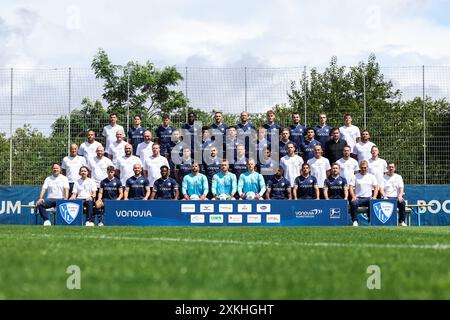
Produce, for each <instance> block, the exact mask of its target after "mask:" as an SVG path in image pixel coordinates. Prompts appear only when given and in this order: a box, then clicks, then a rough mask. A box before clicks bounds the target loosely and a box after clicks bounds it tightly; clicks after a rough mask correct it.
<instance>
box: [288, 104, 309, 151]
mask: <svg viewBox="0 0 450 320" xmlns="http://www.w3.org/2000/svg"><path fill="white" fill-rule="evenodd" d="M300 120H301V117H300V113H298V112H294V113H293V114H292V122H293V124H291V125H290V126H289V131H290V139H291V140H292V141H293V142H294V143H295V144H296V145H297V147H299V148H300V146H301V145H302V144H303V142H304V136H305V135H306V128H305V126H304V125H302V124H300Z"/></svg>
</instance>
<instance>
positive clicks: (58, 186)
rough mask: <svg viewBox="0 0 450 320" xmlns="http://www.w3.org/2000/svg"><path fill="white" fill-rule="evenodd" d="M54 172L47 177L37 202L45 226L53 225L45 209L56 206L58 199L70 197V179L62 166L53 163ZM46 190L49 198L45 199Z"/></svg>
mask: <svg viewBox="0 0 450 320" xmlns="http://www.w3.org/2000/svg"><path fill="white" fill-rule="evenodd" d="M52 172H53V174H52V175H51V176H49V177H47V178H45V181H44V184H43V185H42V189H41V193H40V194H39V199H38V201H37V203H36V205H37V209H38V211H39V214H40V215H41V217H42V219H43V220H44V226H51V225H52V223H51V222H50V220H49V219H48V213H47V211H45V209H49V208H55V207H56V200H62V199H67V198H68V197H69V180H67V178H66V177H65V176H63V175H62V174H61V166H60V165H59V164H58V163H54V164H53V165H52ZM45 192H47V198H46V199H45V200H44V194H45Z"/></svg>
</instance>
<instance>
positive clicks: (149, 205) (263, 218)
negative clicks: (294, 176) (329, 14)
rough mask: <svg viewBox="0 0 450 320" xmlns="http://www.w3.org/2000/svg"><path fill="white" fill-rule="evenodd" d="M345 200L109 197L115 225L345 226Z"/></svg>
mask: <svg viewBox="0 0 450 320" xmlns="http://www.w3.org/2000/svg"><path fill="white" fill-rule="evenodd" d="M347 212H348V204H347V201H345V200H322V201H317V200H291V201H283V200H270V201H232V200H228V201H195V200H193V201H192V200H191V201H170V200H169V201H167V200H154V201H142V200H141V201H140V200H128V201H106V202H105V224H106V225H114V226H130V225H133V226H167V225H171V226H243V225H245V226H344V225H347V224H348V220H347V219H348V214H347Z"/></svg>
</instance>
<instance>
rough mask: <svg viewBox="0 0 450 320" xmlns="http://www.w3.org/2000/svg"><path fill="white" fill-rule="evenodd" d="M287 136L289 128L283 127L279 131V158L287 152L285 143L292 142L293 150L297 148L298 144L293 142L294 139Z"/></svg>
mask: <svg viewBox="0 0 450 320" xmlns="http://www.w3.org/2000/svg"><path fill="white" fill-rule="evenodd" d="M289 137H290V132H289V129H288V128H284V129H283V131H282V132H281V140H280V151H279V155H280V159H281V158H283V157H284V156H286V155H287V154H288V150H287V145H288V144H289V143H292V144H293V145H294V147H295V150H298V146H297V145H296V144H295V142H294V141H292V140H290V139H289Z"/></svg>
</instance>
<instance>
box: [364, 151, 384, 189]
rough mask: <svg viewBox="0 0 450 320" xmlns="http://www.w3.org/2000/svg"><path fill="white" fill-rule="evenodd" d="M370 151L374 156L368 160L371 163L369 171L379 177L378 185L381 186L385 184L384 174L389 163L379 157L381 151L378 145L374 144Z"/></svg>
mask: <svg viewBox="0 0 450 320" xmlns="http://www.w3.org/2000/svg"><path fill="white" fill-rule="evenodd" d="M370 152H371V153H372V158H370V159H369V160H367V163H368V164H369V170H368V172H369V173H371V174H373V175H374V176H375V178H377V182H378V185H379V186H381V185H382V184H383V176H384V174H385V173H386V172H387V163H386V160H384V159H381V158H380V157H379V154H380V151H379V150H378V147H377V146H373V147H372V148H371V150H370Z"/></svg>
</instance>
